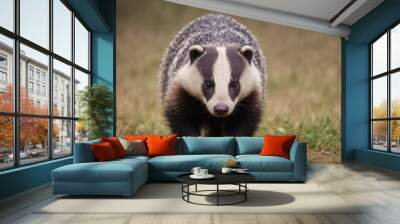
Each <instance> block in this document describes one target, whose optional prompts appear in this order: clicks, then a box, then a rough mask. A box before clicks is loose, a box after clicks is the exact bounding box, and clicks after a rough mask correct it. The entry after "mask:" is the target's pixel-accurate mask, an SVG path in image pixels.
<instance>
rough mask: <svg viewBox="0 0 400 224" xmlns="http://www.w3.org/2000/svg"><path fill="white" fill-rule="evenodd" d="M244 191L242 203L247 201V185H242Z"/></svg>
mask: <svg viewBox="0 0 400 224" xmlns="http://www.w3.org/2000/svg"><path fill="white" fill-rule="evenodd" d="M244 188H245V189H244V190H245V192H244V201H247V192H248V190H247V183H244Z"/></svg>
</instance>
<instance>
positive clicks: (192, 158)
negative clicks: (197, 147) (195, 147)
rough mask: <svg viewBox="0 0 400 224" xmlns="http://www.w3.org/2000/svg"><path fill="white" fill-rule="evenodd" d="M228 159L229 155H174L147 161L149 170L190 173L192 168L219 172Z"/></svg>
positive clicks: (230, 157)
mask: <svg viewBox="0 0 400 224" xmlns="http://www.w3.org/2000/svg"><path fill="white" fill-rule="evenodd" d="M230 159H235V158H234V157H233V156H231V155H215V154H212V155H175V156H158V157H154V158H152V159H150V160H149V170H150V171H152V172H154V171H163V172H170V171H174V172H190V171H191V170H192V168H193V167H196V166H200V167H203V168H205V169H209V170H210V171H213V172H216V171H219V170H220V169H221V168H222V167H223V166H224V165H225V164H226V163H227V161H228V160H230Z"/></svg>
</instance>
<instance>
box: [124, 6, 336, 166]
mask: <svg viewBox="0 0 400 224" xmlns="http://www.w3.org/2000/svg"><path fill="white" fill-rule="evenodd" d="M207 13H210V12H209V11H206V10H200V9H196V8H191V7H186V6H181V5H176V4H173V3H169V2H165V1H161V0H146V1H142V0H119V1H117V74H118V75H117V134H118V135H124V134H138V133H142V134H145V133H155V134H168V133H170V131H169V128H168V126H167V125H166V123H165V121H164V118H163V116H162V107H161V100H160V90H159V82H158V69H159V64H160V61H161V57H162V55H163V54H164V51H165V49H166V48H167V46H168V45H169V43H170V41H171V40H172V39H173V37H174V35H175V34H176V33H177V32H178V31H179V30H180V29H181V28H182V27H183V26H184V25H186V24H187V23H188V22H190V21H192V20H193V19H195V18H197V17H198V16H201V15H204V14H207ZM233 17H234V18H235V19H236V20H238V21H239V22H241V23H242V24H244V25H245V26H247V27H248V28H249V29H250V30H251V31H252V32H253V34H254V35H255V36H256V37H257V38H258V40H259V42H260V45H261V47H262V49H263V51H264V54H265V56H266V63H267V101H266V106H265V112H264V116H263V120H262V122H261V123H260V125H259V129H258V131H257V133H256V135H259V136H262V135H264V134H266V133H270V134H296V135H297V136H298V137H299V139H300V140H301V141H304V142H307V143H308V147H309V154H308V155H309V160H310V161H311V162H320V163H324V162H339V161H340V39H339V38H336V37H332V36H329V35H325V34H321V33H316V32H311V31H305V30H300V29H295V28H290V27H286V26H281V25H276V24H272V23H266V22H260V21H256V20H251V19H245V18H241V17H236V16H233Z"/></svg>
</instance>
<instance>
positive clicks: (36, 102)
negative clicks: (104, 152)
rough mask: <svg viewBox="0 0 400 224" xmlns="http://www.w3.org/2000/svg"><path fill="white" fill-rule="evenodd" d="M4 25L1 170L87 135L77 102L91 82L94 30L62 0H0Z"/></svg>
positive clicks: (58, 151) (52, 153)
mask: <svg viewBox="0 0 400 224" xmlns="http://www.w3.org/2000/svg"><path fill="white" fill-rule="evenodd" d="M15 2H16V3H19V4H15ZM18 16H19V18H17V17H18ZM14 21H19V23H17V24H14ZM0 26H1V28H4V29H0V127H1V128H0V170H3V169H9V168H14V167H18V166H23V165H26V164H32V163H36V162H42V161H46V160H49V159H54V158H60V157H63V156H70V155H71V154H72V152H73V144H74V142H75V140H76V139H77V136H79V138H78V139H79V140H81V139H87V137H86V136H87V135H86V133H87V131H86V126H85V125H84V122H80V121H79V115H80V113H79V112H75V110H77V109H78V107H74V105H79V102H76V101H79V95H78V94H79V92H80V91H81V90H82V89H83V88H84V87H86V86H88V85H90V77H91V71H90V49H91V48H90V47H91V46H90V31H89V30H88V28H87V26H86V25H85V23H83V22H82V21H81V20H80V18H78V17H77V15H76V14H75V12H74V11H73V10H72V9H71V7H70V6H69V5H68V4H67V3H66V2H65V1H62V0H35V1H32V0H18V1H15V0H0ZM15 26H16V27H15ZM51 43H52V44H51ZM15 49H18V51H15ZM14 52H15V54H17V55H14ZM15 58H17V59H19V61H17V62H18V63H17V62H16V61H15ZM16 65H19V67H18V68H17V67H16ZM14 70H15V71H14ZM15 80H17V82H15ZM2 84H5V85H4V86H5V87H2ZM15 85H18V86H17V87H18V88H15ZM14 91H19V92H18V93H19V94H14ZM14 95H16V96H19V97H18V98H14ZM15 110H16V111H15ZM78 124H82V125H79V126H78Z"/></svg>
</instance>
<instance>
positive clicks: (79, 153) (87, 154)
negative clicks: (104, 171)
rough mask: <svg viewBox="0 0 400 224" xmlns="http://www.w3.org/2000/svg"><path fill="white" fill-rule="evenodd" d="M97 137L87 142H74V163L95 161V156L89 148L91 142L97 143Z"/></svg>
mask: <svg viewBox="0 0 400 224" xmlns="http://www.w3.org/2000/svg"><path fill="white" fill-rule="evenodd" d="M100 142H101V141H100V140H99V139H97V140H93V141H87V142H79V143H75V147H74V163H88V162H95V161H96V158H95V157H94V154H93V152H92V150H91V148H90V146H91V145H92V144H99V143H100Z"/></svg>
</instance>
